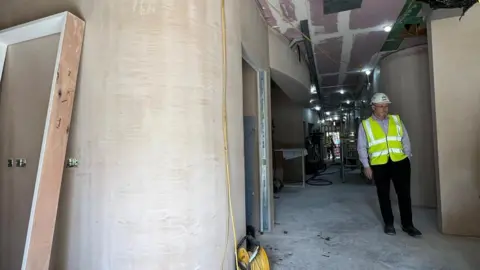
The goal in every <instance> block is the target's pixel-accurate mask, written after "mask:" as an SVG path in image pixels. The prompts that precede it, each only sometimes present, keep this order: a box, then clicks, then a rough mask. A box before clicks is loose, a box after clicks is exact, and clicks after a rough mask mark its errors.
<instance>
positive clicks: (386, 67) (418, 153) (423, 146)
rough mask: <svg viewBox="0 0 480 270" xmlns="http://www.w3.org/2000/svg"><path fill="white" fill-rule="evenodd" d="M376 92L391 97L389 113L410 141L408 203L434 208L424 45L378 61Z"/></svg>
mask: <svg viewBox="0 0 480 270" xmlns="http://www.w3.org/2000/svg"><path fill="white" fill-rule="evenodd" d="M375 76H376V78H375V80H378V81H377V82H374V86H375V87H377V88H378V89H376V91H378V92H384V93H386V94H387V95H388V96H389V97H390V99H391V100H392V102H393V103H392V104H391V107H390V112H391V113H396V114H399V115H400V117H401V119H402V120H403V122H404V124H405V126H406V129H407V131H408V134H409V137H410V140H411V143H412V154H413V157H412V158H411V163H412V202H413V204H414V205H418V206H427V207H435V206H436V188H435V168H434V149H433V146H434V141H433V125H432V110H431V94H430V93H431V91H430V72H429V59H428V48H427V46H426V45H422V46H417V47H412V48H408V49H404V50H401V51H398V52H396V53H393V54H391V55H388V56H387V57H385V58H384V59H382V60H381V62H380V65H379V71H377V72H375ZM377 76H378V77H377Z"/></svg>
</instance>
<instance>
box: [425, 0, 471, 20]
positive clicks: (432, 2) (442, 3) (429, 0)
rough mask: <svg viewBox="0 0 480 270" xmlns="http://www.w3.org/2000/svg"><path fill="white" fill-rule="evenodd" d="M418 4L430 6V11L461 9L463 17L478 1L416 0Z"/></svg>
mask: <svg viewBox="0 0 480 270" xmlns="http://www.w3.org/2000/svg"><path fill="white" fill-rule="evenodd" d="M418 1H419V2H423V3H426V4H428V5H429V6H430V8H431V9H433V10H435V9H450V8H461V9H462V10H463V12H462V16H460V19H459V20H461V19H462V17H463V15H465V12H467V11H468V10H469V9H470V8H471V7H472V6H473V5H475V4H476V3H478V2H479V0H418Z"/></svg>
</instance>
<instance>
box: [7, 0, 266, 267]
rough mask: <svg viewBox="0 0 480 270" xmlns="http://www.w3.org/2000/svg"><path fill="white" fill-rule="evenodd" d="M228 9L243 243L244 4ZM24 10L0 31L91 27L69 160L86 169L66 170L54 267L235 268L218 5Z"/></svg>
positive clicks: (54, 1)
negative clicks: (58, 22) (64, 20)
mask: <svg viewBox="0 0 480 270" xmlns="http://www.w3.org/2000/svg"><path fill="white" fill-rule="evenodd" d="M226 2H227V3H226V10H227V11H226V12H227V14H226V16H227V20H228V22H227V24H228V26H227V35H228V36H227V39H228V49H227V51H228V70H229V72H228V94H227V95H228V96H227V103H228V106H229V107H228V120H229V125H228V127H229V139H230V145H229V148H230V164H231V176H232V179H231V181H232V191H233V192H232V196H233V207H234V210H235V217H236V222H237V235H238V236H239V237H241V236H242V235H244V233H245V226H244V224H245V193H244V192H235V191H239V190H240V191H241V190H244V188H245V187H244V154H243V151H244V150H243V104H242V62H241V58H242V55H241V54H242V49H241V16H240V14H239V12H238V11H239V9H240V6H241V5H240V2H239V1H232V0H227V1H226ZM24 4H25V2H10V3H8V4H5V5H3V6H2V8H1V9H0V27H1V28H4V27H8V26H12V25H15V24H18V23H23V22H27V21H30V20H33V19H38V18H41V17H44V16H47V15H51V14H54V13H57V12H60V11H64V10H70V11H72V12H74V13H75V14H77V15H79V16H81V17H82V18H83V19H85V21H86V25H87V26H86V32H85V42H84V49H83V54H82V60H81V65H80V74H79V82H78V88H77V94H76V97H75V108H74V114H73V120H72V129H71V136H70V140H69V150H68V154H67V155H68V156H73V157H77V158H78V159H79V160H80V161H81V165H80V166H79V167H78V168H77V169H75V170H65V174H64V181H63V185H62V195H61V199H60V205H59V213H58V218H57V228H56V232H55V248H54V252H53V253H54V258H52V267H51V268H52V269H85V270H93V269H115V270H127V269H178V270H181V269H188V270H190V269H233V265H234V256H233V248H234V245H233V241H232V232H230V233H227V231H226V230H228V229H229V227H230V226H229V224H231V223H230V222H229V221H228V218H229V215H228V208H227V206H228V203H227V199H226V181H225V167H224V163H225V158H224V150H223V136H222V110H221V104H222V91H221V89H222V76H221V75H219V74H221V73H222V47H221V46H222V45H221V44H222V42H221V39H220V38H221V35H220V33H221V29H220V18H221V14H220V10H221V9H220V2H219V1H186V2H185V1H181V2H180V1H174V0H168V1H133V2H132V1H116V0H98V1H85V0H68V1H63V0H44V1H29V2H28V4H29V8H25V5H24ZM257 15H258V13H257ZM264 58H266V59H268V56H266V55H265V56H264ZM0 222H1V221H0ZM5 222H7V221H5ZM8 222H10V221H8ZM227 242H228V245H226V243H227ZM1 247H2V249H3V248H5V247H4V246H3V245H2V246H1ZM6 250H8V248H6ZM3 251H5V250H2V252H1V253H2V254H7V255H3V256H2V260H3V259H4V258H3V257H5V258H6V257H7V256H8V254H9V253H5V252H3ZM225 251H227V252H226V253H225ZM225 254H226V260H223V258H225V257H224V255H225ZM222 261H223V265H224V267H223V268H222V267H221V265H222Z"/></svg>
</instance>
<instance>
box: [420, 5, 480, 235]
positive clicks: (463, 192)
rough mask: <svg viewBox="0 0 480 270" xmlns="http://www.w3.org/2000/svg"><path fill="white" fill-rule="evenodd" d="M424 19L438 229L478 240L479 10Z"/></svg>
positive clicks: (479, 148)
mask: <svg viewBox="0 0 480 270" xmlns="http://www.w3.org/2000/svg"><path fill="white" fill-rule="evenodd" d="M440 15H442V12H436V11H434V12H433V13H432V14H431V15H430V17H429V20H428V32H429V50H430V63H431V74H432V76H431V87H432V99H433V122H434V127H435V129H434V132H435V137H434V139H435V151H436V158H435V163H436V173H437V188H438V194H439V197H438V205H439V210H440V212H439V224H440V228H441V230H442V232H444V233H447V234H458V235H470V236H480V214H479V213H480V166H479V165H478V164H479V162H480V136H479V134H480V125H479V124H478V119H479V118H480V106H478V104H479V100H480V91H479V88H478V86H479V85H480V76H479V72H478V71H479V69H480V54H479V53H478V48H479V47H480V37H479V35H478V33H479V32H480V19H479V18H480V5H475V6H473V7H472V8H471V9H470V10H469V11H468V12H467V14H466V15H465V16H464V17H463V18H462V20H461V21H459V20H458V16H454V17H444V16H440Z"/></svg>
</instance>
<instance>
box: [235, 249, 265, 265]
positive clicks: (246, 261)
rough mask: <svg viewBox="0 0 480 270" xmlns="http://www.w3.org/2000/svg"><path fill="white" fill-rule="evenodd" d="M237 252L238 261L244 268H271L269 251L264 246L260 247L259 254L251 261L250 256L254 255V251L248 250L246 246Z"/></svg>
mask: <svg viewBox="0 0 480 270" xmlns="http://www.w3.org/2000/svg"><path fill="white" fill-rule="evenodd" d="M237 254H238V257H237V259H238V262H239V263H240V265H242V266H243V269H248V270H270V263H269V261H268V256H267V253H266V252H265V249H263V248H262V247H259V250H258V253H257V255H256V256H255V258H254V259H253V260H252V261H251V262H250V257H251V256H252V253H251V252H248V251H247V250H246V249H245V248H239V249H238V251H237Z"/></svg>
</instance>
